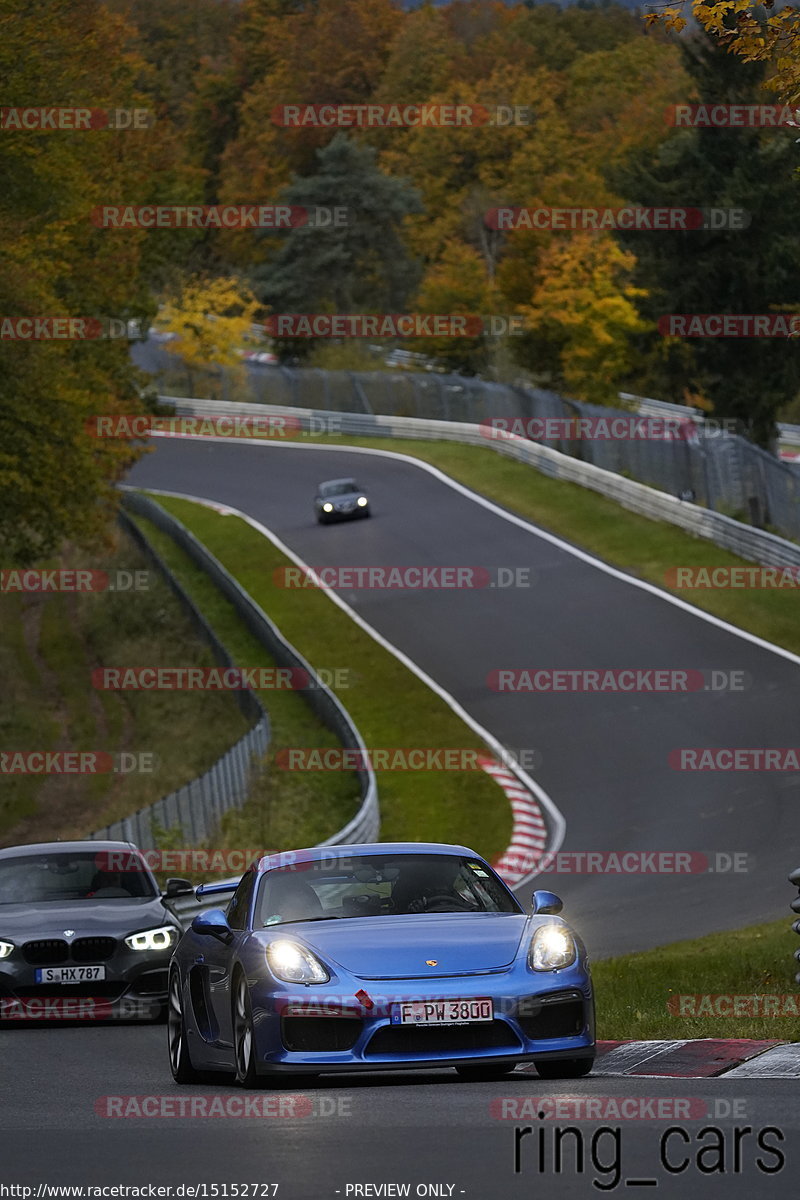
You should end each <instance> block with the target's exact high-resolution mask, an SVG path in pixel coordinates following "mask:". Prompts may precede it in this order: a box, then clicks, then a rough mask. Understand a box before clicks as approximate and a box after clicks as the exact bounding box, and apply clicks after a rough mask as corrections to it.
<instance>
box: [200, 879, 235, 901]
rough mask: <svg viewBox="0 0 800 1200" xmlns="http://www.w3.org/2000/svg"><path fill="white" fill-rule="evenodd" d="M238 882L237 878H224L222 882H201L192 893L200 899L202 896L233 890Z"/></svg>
mask: <svg viewBox="0 0 800 1200" xmlns="http://www.w3.org/2000/svg"><path fill="white" fill-rule="evenodd" d="M239 883H240V880H239V879H226V880H224V881H223V882H222V883H201V884H200V886H199V887H196V888H195V889H194V894H195V897H196V898H197V899H198V900H202V898H203V896H216V895H217V894H218V893H222V892H235V891H236V889H237V887H238V886H239Z"/></svg>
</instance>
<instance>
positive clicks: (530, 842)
mask: <svg viewBox="0 0 800 1200" xmlns="http://www.w3.org/2000/svg"><path fill="white" fill-rule="evenodd" d="M479 762H480V765H481V767H482V768H483V770H484V771H485V772H486V774H487V775H491V776H492V778H493V779H494V781H495V783H498V784H499V785H500V787H501V788H502V789H503V791H504V792H505V794H506V796H508V802H509V804H510V805H511V811H512V813H513V814H514V828H513V830H512V833H511V842H510V843H509V845H508V847H507V849H506V850H505V852H504V853H503V854H502V855H501V857H500V858H498V859H497V861H496V862H495V863H493V864H492V865H493V866H494V869H495V871H497V873H498V875H500V876H502V878H503V879H504V880H505V882H506V883H507V884H509V885H510V886H512V887H513V885H514V884H516V883H519V882H520V880H522V879H524V878H525V877H526V876H527V875H530V874H531V873H532V872H533V871H535V869H536V867H537V865H538V862H539V859H540V858H541V857H542V855H543V854H544V852H545V850H546V849H547V825H546V824H545V820H544V815H543V813H542V810H541V807H540V805H539V802H538V800H537V799H536V797H535V796H534V795H533V794H532V793H531V792H529V791H528V789H527V788H525V787H524V786H523V785H522V784H521V783H520V781H519V779H518V778H517V776H516V775H515V774H514V772H513V771H511V770H509V768H508V767H504V766H503V765H502V763H499V762H497V761H496V759H493V758H482V759H480V760H479Z"/></svg>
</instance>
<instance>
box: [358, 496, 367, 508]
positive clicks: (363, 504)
mask: <svg viewBox="0 0 800 1200" xmlns="http://www.w3.org/2000/svg"><path fill="white" fill-rule="evenodd" d="M356 504H357V505H358V507H359V508H366V507H367V505H368V504H369V500H367V497H366V496H359V497H358V499H357V500H356Z"/></svg>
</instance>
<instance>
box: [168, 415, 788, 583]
mask: <svg viewBox="0 0 800 1200" xmlns="http://www.w3.org/2000/svg"><path fill="white" fill-rule="evenodd" d="M159 400H160V401H161V402H162V403H164V404H169V405H171V406H173V407H174V408H175V412H176V415H178V416H212V415H216V416H219V415H227V416H261V417H263V416H264V411H265V406H264V405H263V404H234V403H231V402H229V401H224V400H201V399H184V398H183V397H176V396H159ZM267 411H268V412H269V413H272V414H275V415H278V416H280V415H285V416H290V417H292V418H296V420H297V421H298V422H299V426H300V428H301V429H302V430H304V431H306V432H312V433H319V432H320V430H321V429H324V428H330V427H332V422H334V421H335V422H336V431H337V432H341V433H350V434H353V435H356V436H357V435H361V436H363V437H387V438H392V437H399V438H406V439H409V438H410V439H424V440H428V441H431V440H434V441H441V440H443V441H455V442H462V443H467V444H470V445H479V446H483V447H484V448H488V449H490V450H495V451H496V452H497V453H499V454H504V455H507V456H508V457H510V458H514V459H516V460H517V461H518V462H524V463H527V464H528V465H529V466H532V467H535V468H536V469H537V470H538V471H541V472H542V474H544V475H548V476H550V477H551V478H553V479H563V480H566V481H567V482H569V483H577V484H579V485H580V486H581V487H585V488H590V489H591V490H592V491H595V492H599V493H600V494H601V495H604V496H607V497H608V498H609V499H611V500H615V501H616V502H617V503H618V504H621V505H622V506H623V507H624V508H628V509H630V510H631V511H632V512H636V513H639V514H640V515H641V516H645V517H650V518H652V519H653V520H657V521H666V522H668V523H669V524H671V525H677V526H678V527H680V528H681V529H685V530H686V531H687V532H688V533H691V534H693V535H694V536H695V537H700V538H704V539H705V540H707V541H711V542H714V543H715V545H717V546H720V547H722V548H723V549H725V550H730V551H731V552H732V553H734V554H738V555H739V556H740V557H741V558H744V559H748V560H749V561H752V562H758V563H761V564H763V565H765V566H775V567H788V566H792V567H794V566H800V545H798V544H797V543H796V542H790V541H788V540H786V539H785V538H781V537H778V536H777V535H776V534H773V533H768V532H767V531H766V530H763V529H757V528H755V526H752V525H746V524H744V522H742V521H737V520H735V519H734V518H733V517H728V516H725V515H723V514H722V513H718V512H713V511H711V510H710V509H707V508H702V507H700V506H699V505H696V504H692V503H690V502H689V501H687V500H680V499H678V498H677V497H676V496H672V495H670V494H669V493H668V492H661V491H658V490H657V489H656V488H652V487H649V486H648V485H647V484H644V483H639V482H638V481H636V480H634V479H626V478H625V477H624V476H622V475H617V474H615V473H614V472H613V471H608V470H606V469H605V468H604V467H597V466H595V465H594V464H593V463H587V462H582V461H581V460H580V459H576V458H572V457H570V456H569V455H567V454H562V453H561V452H560V451H558V450H553V449H551V448H550V447H549V446H543V445H540V444H539V443H538V442H532V441H529V440H528V439H527V438H522V437H518V436H516V435H515V434H510V433H504V434H503V435H502V436H497V437H495V436H492V437H488V436H487V433H486V430H485V429H483V428H482V427H481V426H480V425H475V424H471V423H467V422H460V421H438V420H430V419H428V418H423V417H395V416H381V415H378V414H371V413H365V412H360V413H351V412H330V411H327V410H323V409H311V408H297V407H294V406H291V407H290V406H286V405H269V406H268V408H267ZM496 432H498V433H499V432H500V431H496Z"/></svg>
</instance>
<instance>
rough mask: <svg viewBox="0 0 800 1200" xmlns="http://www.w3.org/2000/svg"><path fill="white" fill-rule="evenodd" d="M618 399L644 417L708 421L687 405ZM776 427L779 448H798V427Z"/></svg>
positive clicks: (630, 395) (630, 397) (781, 423)
mask: <svg viewBox="0 0 800 1200" xmlns="http://www.w3.org/2000/svg"><path fill="white" fill-rule="evenodd" d="M619 398H620V400H625V401H627V402H628V403H635V404H636V407H637V410H638V411H639V412H640V413H642V415H645V416H659V415H663V416H666V415H669V416H671V417H691V419H692V420H693V421H696V422H697V423H698V424H700V425H703V424H705V422H706V421H707V420H708V414H707V413H705V412H703V410H702V409H700V408H690V407H689V405H688V404H671V403H670V402H669V401H668V400H654V399H653V398H652V396H636V395H634V393H633V392H620V393H619ZM777 425H778V443H779V444H780V445H781V446H800V425H789V424H787V423H786V422H785V421H778V423H777Z"/></svg>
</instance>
